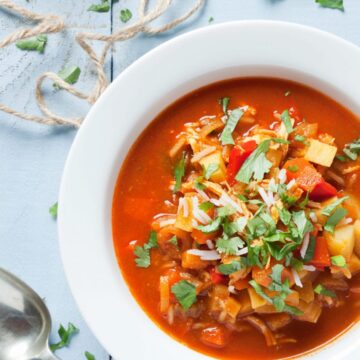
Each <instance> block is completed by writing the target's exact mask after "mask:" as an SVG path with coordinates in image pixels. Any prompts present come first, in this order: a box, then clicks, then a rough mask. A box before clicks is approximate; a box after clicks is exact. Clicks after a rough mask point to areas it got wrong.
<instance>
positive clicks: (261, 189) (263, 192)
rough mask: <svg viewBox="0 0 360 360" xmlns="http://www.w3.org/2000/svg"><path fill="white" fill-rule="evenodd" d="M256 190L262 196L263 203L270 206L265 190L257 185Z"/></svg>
mask: <svg viewBox="0 0 360 360" xmlns="http://www.w3.org/2000/svg"><path fill="white" fill-rule="evenodd" d="M258 191H259V194H260V196H261V197H262V199H263V200H264V202H265V204H266V206H267V207H270V206H271V205H272V203H271V201H270V199H269V197H268V195H267V193H266V191H265V190H264V189H263V188H262V187H260V186H259V187H258Z"/></svg>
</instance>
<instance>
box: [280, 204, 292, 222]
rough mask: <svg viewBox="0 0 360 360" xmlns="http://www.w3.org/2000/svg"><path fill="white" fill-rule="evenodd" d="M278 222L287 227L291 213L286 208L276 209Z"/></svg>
mask: <svg viewBox="0 0 360 360" xmlns="http://www.w3.org/2000/svg"><path fill="white" fill-rule="evenodd" d="M278 212H279V216H280V220H281V221H282V223H283V224H284V225H289V223H290V220H291V213H290V211H289V210H287V209H286V208H282V209H278Z"/></svg>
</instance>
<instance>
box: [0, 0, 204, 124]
mask: <svg viewBox="0 0 360 360" xmlns="http://www.w3.org/2000/svg"><path fill="white" fill-rule="evenodd" d="M148 3H149V0H140V4H139V11H138V20H137V21H136V22H135V23H134V24H132V25H130V26H127V27H125V28H122V29H120V30H118V31H116V32H114V33H113V34H111V35H101V34H96V33H88V32H82V33H78V34H77V35H76V37H75V38H76V41H77V42H78V43H79V45H80V46H81V47H82V48H83V49H84V51H85V52H86V53H87V54H88V56H89V57H90V59H91V61H92V63H93V64H94V65H95V67H96V71H97V80H96V83H95V86H94V87H93V89H92V91H91V92H90V94H85V93H83V92H81V91H78V90H77V89H76V88H75V87H74V86H72V85H70V84H68V83H67V82H65V81H64V80H63V79H61V78H60V77H59V76H58V75H57V74H56V73H53V72H46V73H44V74H42V75H41V76H40V77H39V78H38V79H37V82H36V90H35V97H36V101H37V104H38V106H39V108H40V110H41V111H42V113H43V114H44V115H45V116H36V115H30V114H25V113H22V112H19V111H16V110H14V109H12V108H10V107H8V106H6V105H4V104H0V110H1V111H4V112H6V113H8V114H11V115H14V116H17V117H19V118H22V119H25V120H30V121H34V122H37V123H40V124H46V125H68V126H74V127H80V125H81V123H82V120H83V118H64V117H62V116H59V115H56V114H54V113H53V112H52V111H51V110H50V109H49V108H48V107H47V105H46V102H45V99H44V97H43V95H42V91H41V86H42V83H43V81H44V80H45V79H50V80H52V81H53V82H56V83H57V84H59V85H60V87H61V88H63V89H64V90H66V91H68V92H69V93H71V94H72V95H74V96H76V97H78V98H80V99H83V100H86V101H87V102H88V103H90V104H93V103H94V102H95V101H96V100H97V99H98V98H99V96H100V95H101V94H102V93H103V91H104V90H105V88H106V87H107V86H108V80H107V77H106V74H105V71H104V63H105V60H106V56H107V54H108V51H109V49H110V48H111V47H112V45H113V44H114V43H115V42H116V41H125V40H128V39H130V38H133V37H134V36H136V35H137V34H139V33H141V32H143V33H146V34H149V35H156V34H160V33H163V32H165V31H168V30H170V29H172V28H174V27H175V26H177V25H178V24H180V23H182V22H184V21H185V20H186V19H188V18H189V17H190V16H191V15H193V14H194V13H195V12H196V11H198V10H199V9H200V8H201V6H202V5H203V4H204V3H205V0H196V2H195V4H194V6H193V7H192V8H191V9H190V10H189V11H188V12H187V13H185V14H183V15H182V16H180V17H178V18H177V19H175V20H173V21H171V22H169V23H167V24H165V25H163V26H161V27H158V28H151V27H149V24H150V23H151V22H152V21H153V20H155V19H157V18H158V17H159V16H161V15H162V14H163V13H164V12H165V11H166V10H167V9H168V8H169V6H170V5H171V3H172V0H157V2H156V4H155V6H154V7H153V9H151V10H148V9H147V8H148ZM0 7H3V8H6V9H7V10H10V11H11V12H14V13H17V14H19V15H21V16H22V17H24V18H27V19H29V20H32V21H37V22H38V24H37V25H36V26H35V27H33V28H30V29H19V30H16V31H14V32H13V33H12V34H10V35H9V36H7V37H6V38H5V39H3V40H2V41H0V48H2V47H5V46H7V45H9V44H12V43H14V42H15V41H18V40H20V39H25V38H28V37H31V36H37V35H40V34H48V33H56V32H61V31H63V30H64V29H65V27H66V25H65V23H64V21H63V19H62V18H61V17H60V16H57V15H53V14H48V15H41V14H37V13H35V12H32V11H29V10H27V9H25V8H23V7H21V6H19V5H16V4H14V3H12V2H11V1H10V0H0ZM92 40H98V41H103V42H105V46H104V49H103V51H102V52H101V54H100V55H99V56H98V55H97V54H96V53H95V51H94V50H93V48H92V47H91V45H90V44H89V43H88V41H92Z"/></svg>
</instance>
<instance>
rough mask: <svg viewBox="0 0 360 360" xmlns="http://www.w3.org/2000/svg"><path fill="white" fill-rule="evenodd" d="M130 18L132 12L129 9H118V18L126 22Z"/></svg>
mask: <svg viewBox="0 0 360 360" xmlns="http://www.w3.org/2000/svg"><path fill="white" fill-rule="evenodd" d="M131 18H132V12H131V11H130V10H129V9H122V10H121V11H120V20H121V21H122V22H123V23H127V22H128V21H129V20H130V19H131Z"/></svg>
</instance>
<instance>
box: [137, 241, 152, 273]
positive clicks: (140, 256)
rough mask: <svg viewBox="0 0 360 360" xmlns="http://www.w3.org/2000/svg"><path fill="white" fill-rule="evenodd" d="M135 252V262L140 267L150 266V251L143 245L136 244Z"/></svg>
mask: <svg viewBox="0 0 360 360" xmlns="http://www.w3.org/2000/svg"><path fill="white" fill-rule="evenodd" d="M134 254H135V256H136V257H137V258H136V259H135V263H136V265H137V266H138V267H141V268H148V267H149V266H150V252H149V250H148V249H145V248H143V247H142V246H136V247H135V249H134Z"/></svg>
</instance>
